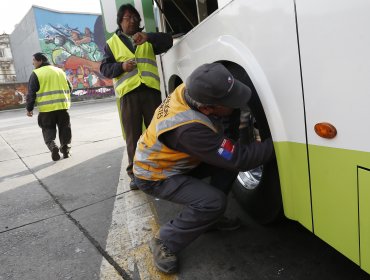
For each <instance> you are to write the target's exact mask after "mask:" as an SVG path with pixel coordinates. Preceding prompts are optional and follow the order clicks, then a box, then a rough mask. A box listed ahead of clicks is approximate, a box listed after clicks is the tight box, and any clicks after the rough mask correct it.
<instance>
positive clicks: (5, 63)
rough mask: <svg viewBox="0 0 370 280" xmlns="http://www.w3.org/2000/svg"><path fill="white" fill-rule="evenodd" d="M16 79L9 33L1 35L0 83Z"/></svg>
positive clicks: (11, 81)
mask: <svg viewBox="0 0 370 280" xmlns="http://www.w3.org/2000/svg"><path fill="white" fill-rule="evenodd" d="M15 81H16V75H15V68H14V63H13V56H12V51H11V47H10V37H9V35H8V34H5V33H4V34H2V35H0V84H4V83H13V82H15Z"/></svg>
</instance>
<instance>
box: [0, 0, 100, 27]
mask: <svg viewBox="0 0 370 280" xmlns="http://www.w3.org/2000/svg"><path fill="white" fill-rule="evenodd" d="M2 1H3V2H4V3H2V4H3V5H2V7H1V9H0V34H3V33H4V32H5V33H8V34H11V33H12V32H13V31H14V26H15V25H16V24H17V23H19V22H20V21H21V20H22V19H23V17H24V16H25V15H26V14H27V12H28V11H29V10H30V9H31V7H32V5H36V6H41V7H45V8H49V9H52V10H56V11H61V12H86V13H94V14H96V13H98V14H100V13H101V9H100V1H99V0H6V4H5V0H2Z"/></svg>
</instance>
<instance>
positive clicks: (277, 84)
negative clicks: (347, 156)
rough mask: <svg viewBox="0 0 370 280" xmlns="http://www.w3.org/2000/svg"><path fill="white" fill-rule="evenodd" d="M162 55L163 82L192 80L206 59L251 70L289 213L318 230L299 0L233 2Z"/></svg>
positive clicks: (307, 225)
mask: <svg viewBox="0 0 370 280" xmlns="http://www.w3.org/2000/svg"><path fill="white" fill-rule="evenodd" d="M162 59H163V65H164V77H165V80H164V81H162V82H164V83H166V84H167V85H168V84H169V80H170V79H171V77H173V76H178V77H180V78H181V79H182V80H183V81H186V78H187V76H188V75H189V74H190V73H191V71H192V70H193V69H195V68H196V67H197V66H199V65H201V64H203V63H210V62H214V61H232V62H234V63H236V64H239V65H240V66H241V67H242V68H244V69H245V70H246V72H247V73H248V75H249V76H250V78H251V80H252V82H253V85H254V87H255V88H256V90H257V92H258V94H259V97H260V99H261V102H262V105H263V107H264V110H265V113H266V116H267V119H268V121H269V125H270V129H271V132H272V136H273V140H274V144H275V147H276V149H277V161H278V168H279V173H280V176H281V177H280V178H282V179H281V187H282V195H283V203H284V212H285V215H286V216H287V217H289V218H291V219H294V220H297V221H299V222H300V223H301V224H302V225H304V226H305V227H306V228H308V229H309V230H312V219H311V201H310V189H309V183H308V181H309V180H308V167H307V152H306V137H305V123H304V110H303V101H302V91H301V83H300V69H299V56H298V47H297V35H296V25H295V13H294V3H293V1H290V0H264V1H253V0H235V1H232V2H230V3H229V4H227V5H225V6H224V7H223V8H222V9H219V10H218V11H216V12H215V13H214V14H213V15H212V16H210V17H208V18H206V19H205V20H204V21H203V22H202V23H201V24H199V25H198V26H196V27H195V28H194V29H193V30H192V31H190V32H189V33H188V34H186V35H185V36H184V37H183V38H181V39H180V40H179V41H178V42H177V43H176V44H175V45H174V47H173V48H172V49H170V50H169V51H168V52H167V53H166V54H165V55H163V56H162ZM297 174H299V176H296V175H297Z"/></svg>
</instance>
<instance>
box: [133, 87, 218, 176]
mask: <svg viewBox="0 0 370 280" xmlns="http://www.w3.org/2000/svg"><path fill="white" fill-rule="evenodd" d="M184 89H185V86H184V84H182V85H180V86H179V87H177V88H176V90H175V91H174V92H173V93H172V94H171V95H169V96H168V97H167V98H166V99H165V100H164V101H163V102H162V104H161V105H160V106H159V107H158V108H157V110H156V111H155V113H154V116H153V119H152V122H151V124H150V125H149V127H148V129H147V130H146V131H145V132H144V134H143V135H142V136H141V137H140V139H139V141H138V144H137V148H136V152H135V158H134V173H135V176H137V177H138V178H141V179H144V180H151V181H158V180H163V179H166V178H168V177H171V176H173V175H176V174H184V173H186V172H188V171H189V170H190V169H192V168H194V167H196V166H197V165H198V164H199V163H200V162H199V160H198V159H196V158H194V157H192V156H191V155H189V154H186V153H182V152H179V151H175V150H172V149H170V148H168V147H167V146H166V145H164V144H163V143H162V142H160V141H159V139H158V138H159V136H160V135H161V134H162V133H164V132H167V131H170V130H172V129H175V128H177V127H179V126H182V125H185V124H189V123H201V124H204V125H206V126H207V127H209V128H210V129H212V130H213V131H215V132H216V131H217V130H216V128H215V127H214V126H213V124H212V122H211V120H210V119H209V118H208V117H207V116H206V115H204V114H202V113H200V112H198V111H195V110H192V109H191V108H190V107H189V106H188V105H187V104H186V102H185V100H184V96H183V95H184Z"/></svg>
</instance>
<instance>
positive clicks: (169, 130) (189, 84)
mask: <svg viewBox="0 0 370 280" xmlns="http://www.w3.org/2000/svg"><path fill="white" fill-rule="evenodd" d="M250 96H251V90H250V88H249V87H247V86H246V85H244V84H243V83H241V82H240V81H238V80H236V79H234V77H233V76H232V75H231V73H230V72H229V71H228V70H227V69H226V68H225V67H224V66H223V65H222V64H220V63H211V64H204V65H202V66H200V67H198V68H197V69H195V70H194V71H193V73H192V74H191V75H190V76H189V78H188V79H187V80H186V84H182V85H180V86H178V87H177V88H176V89H175V91H174V92H173V93H172V94H171V95H169V96H168V97H167V98H166V99H165V100H164V101H163V103H162V104H161V105H160V106H159V107H158V109H157V110H156V111H155V114H154V117H153V120H152V122H151V124H150V125H149V127H148V128H147V130H146V131H145V132H144V133H143V135H142V136H141V138H140V140H139V142H138V145H137V149H136V153H135V159H134V174H135V182H136V184H137V186H138V187H139V189H141V190H142V191H144V192H145V193H147V194H149V195H152V196H154V197H158V198H161V199H165V200H169V201H172V202H174V203H177V204H182V205H184V208H183V210H182V211H181V213H179V214H178V215H177V216H176V217H175V218H173V219H172V220H170V221H168V222H167V223H166V224H164V225H162V226H161V228H160V231H159V234H158V236H156V237H155V238H153V240H152V241H151V243H150V248H151V251H152V253H153V259H154V263H155V265H156V267H157V268H158V269H159V270H160V271H162V272H165V273H175V272H177V271H178V259H177V255H178V253H179V252H180V251H181V250H183V249H184V248H185V247H186V246H188V245H189V244H190V243H191V242H192V241H193V240H195V239H196V238H197V237H199V236H200V235H201V234H202V233H204V232H206V231H208V230H210V229H216V230H235V229H238V228H239V227H240V221H239V220H238V219H229V218H226V217H225V216H224V215H223V214H224V212H225V209H226V201H227V194H228V193H229V191H230V188H231V185H232V182H233V181H234V180H235V179H236V176H237V174H238V172H239V171H246V170H250V169H253V168H255V167H257V166H260V165H261V164H263V163H266V162H267V161H269V160H270V159H271V158H272V157H273V154H274V153H273V145H272V140H271V139H267V140H265V141H263V142H254V143H251V144H249V145H244V144H242V143H240V142H239V141H233V140H231V139H230V138H228V137H227V136H225V135H224V132H223V129H222V127H221V125H222V118H223V117H226V116H230V115H231V114H232V113H233V110H234V109H236V108H243V107H245V106H246V105H247V102H248V100H249V99H250ZM205 177H210V178H211V179H210V182H209V183H207V182H205V181H202V180H200V179H201V178H205Z"/></svg>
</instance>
